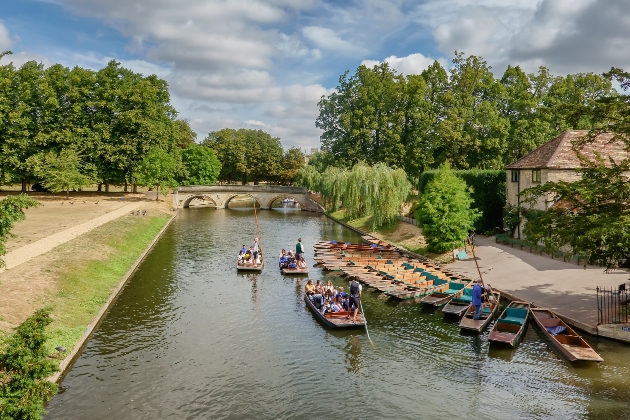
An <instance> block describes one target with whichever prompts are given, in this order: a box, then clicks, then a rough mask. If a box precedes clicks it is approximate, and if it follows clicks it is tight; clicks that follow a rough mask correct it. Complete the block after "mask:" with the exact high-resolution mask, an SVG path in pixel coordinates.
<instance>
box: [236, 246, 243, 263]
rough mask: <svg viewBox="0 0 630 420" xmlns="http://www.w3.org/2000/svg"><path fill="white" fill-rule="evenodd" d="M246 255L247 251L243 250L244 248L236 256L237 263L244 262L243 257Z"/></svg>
mask: <svg viewBox="0 0 630 420" xmlns="http://www.w3.org/2000/svg"><path fill="white" fill-rule="evenodd" d="M244 256H245V253H244V252H243V250H242V249H241V250H240V251H238V257H236V263H237V264H243V257H244Z"/></svg>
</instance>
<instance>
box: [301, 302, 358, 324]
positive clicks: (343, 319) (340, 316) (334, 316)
mask: <svg viewBox="0 0 630 420" xmlns="http://www.w3.org/2000/svg"><path fill="white" fill-rule="evenodd" d="M304 302H306V306H308V308H309V309H310V310H311V312H312V313H313V314H314V315H315V317H316V318H317V319H318V320H319V321H320V322H322V323H323V324H324V325H327V326H328V327H330V328H363V327H365V318H363V314H362V313H361V312H359V313H357V320H356V322H355V321H353V320H352V319H347V317H348V315H349V316H350V317H352V315H353V314H354V311H352V312H349V311H344V312H337V313H327V314H325V315H322V313H321V312H319V311H318V310H317V308H316V307H315V304H313V302H311V300H310V299H309V298H308V296H306V295H304Z"/></svg>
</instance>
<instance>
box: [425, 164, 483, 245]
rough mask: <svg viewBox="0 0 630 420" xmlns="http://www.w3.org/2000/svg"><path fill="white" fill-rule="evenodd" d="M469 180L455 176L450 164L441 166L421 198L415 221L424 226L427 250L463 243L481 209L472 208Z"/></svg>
mask: <svg viewBox="0 0 630 420" xmlns="http://www.w3.org/2000/svg"><path fill="white" fill-rule="evenodd" d="M467 189H468V187H467V186H466V182H464V180H462V179H461V178H459V177H457V176H455V174H454V171H452V170H451V168H450V167H449V166H448V165H444V166H442V167H441V168H440V169H439V170H438V171H437V173H436V174H435V176H434V178H433V179H432V180H430V181H429V182H428V183H427V184H426V186H425V191H424V194H422V196H421V197H420V205H419V207H418V210H417V211H416V220H418V222H419V223H420V225H421V226H422V232H423V234H424V237H425V238H426V241H427V244H428V247H427V249H428V250H429V251H432V252H437V253H442V252H446V251H449V250H450V249H452V248H453V247H454V246H457V245H459V244H461V243H462V241H464V240H465V239H466V237H467V236H468V231H469V230H471V229H472V228H473V226H474V223H475V220H477V219H478V218H479V216H480V212H479V211H478V210H475V209H473V208H471V205H472V203H473V200H472V199H471V197H470V194H469V193H468V191H467Z"/></svg>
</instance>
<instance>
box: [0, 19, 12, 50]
mask: <svg viewBox="0 0 630 420" xmlns="http://www.w3.org/2000/svg"><path fill="white" fill-rule="evenodd" d="M12 45H13V41H12V40H11V38H10V37H9V31H8V30H7V28H6V27H5V26H4V24H3V23H2V21H1V20H0V53H1V52H3V51H7V50H9V49H11V46H12Z"/></svg>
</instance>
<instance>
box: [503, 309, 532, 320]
mask: <svg viewBox="0 0 630 420" xmlns="http://www.w3.org/2000/svg"><path fill="white" fill-rule="evenodd" d="M505 316H506V317H508V316H509V317H511V318H522V319H525V318H526V317H527V309H525V308H507V309H506V310H505Z"/></svg>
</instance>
